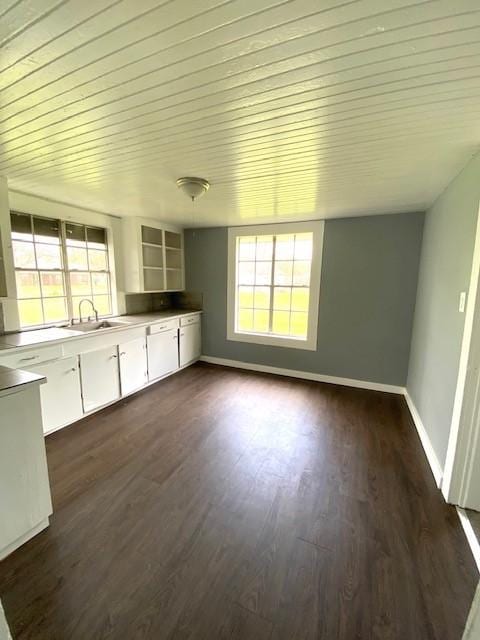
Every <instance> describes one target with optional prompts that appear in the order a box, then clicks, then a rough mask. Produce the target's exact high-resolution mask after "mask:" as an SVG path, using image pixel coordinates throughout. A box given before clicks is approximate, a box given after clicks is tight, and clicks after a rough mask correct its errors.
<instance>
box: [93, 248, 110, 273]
mask: <svg viewBox="0 0 480 640" xmlns="http://www.w3.org/2000/svg"><path fill="white" fill-rule="evenodd" d="M88 264H89V266H90V271H107V252H106V251H97V250H96V249H89V250H88Z"/></svg>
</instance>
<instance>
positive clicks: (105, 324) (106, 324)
mask: <svg viewBox="0 0 480 640" xmlns="http://www.w3.org/2000/svg"><path fill="white" fill-rule="evenodd" d="M125 326H128V325H127V323H126V322H115V321H110V320H101V321H99V322H81V323H80V324H74V325H72V326H71V327H68V330H69V331H80V332H82V333H85V332H86V333H88V332H90V331H99V330H100V329H113V328H115V327H125Z"/></svg>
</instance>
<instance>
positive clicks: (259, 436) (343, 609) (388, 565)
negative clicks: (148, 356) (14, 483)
mask: <svg viewBox="0 0 480 640" xmlns="http://www.w3.org/2000/svg"><path fill="white" fill-rule="evenodd" d="M47 451H48V462H49V468H50V475H51V482H52V491H53V500H54V508H55V514H54V516H53V518H52V521H51V526H50V528H49V529H48V530H46V531H45V532H43V533H41V534H40V535H38V536H37V537H36V538H35V539H34V540H32V541H30V542H29V543H28V544H26V545H25V546H24V547H23V548H21V549H19V550H18V551H17V552H15V553H14V554H12V555H11V556H10V557H9V558H7V559H6V560H5V561H3V563H1V564H0V596H1V598H2V600H3V603H4V607H5V611H6V614H7V618H8V620H9V622H10V625H11V627H12V631H13V635H14V638H15V639H16V640H24V639H26V638H29V639H36V640H37V639H42V640H44V639H48V640H76V639H79V640H94V639H100V638H109V639H122V640H131V639H141V638H142V639H144V638H149V639H155V640H162V639H164V638H169V639H175V640H178V639H190V640H193V639H194V640H200V639H204V638H205V639H208V640H215V639H217V638H231V639H241V640H265V639H271V640H307V639H308V640H320V639H325V640H337V639H338V640H354V639H355V640H369V639H378V640H396V639H398V640H417V639H418V640H460V638H461V636H462V629H463V627H464V623H465V619H466V616H467V613H468V610H469V606H470V602H471V600H472V598H473V592H474V588H475V584H476V581H477V579H478V575H477V573H476V569H475V565H474V562H473V558H472V556H471V554H470V550H469V548H468V545H467V543H466V540H465V537H464V534H463V532H462V528H461V526H460V524H459V521H458V518H457V515H456V513H455V510H454V509H453V508H452V507H449V506H447V505H445V504H444V502H443V500H442V498H441V496H440V493H439V492H438V490H437V489H436V488H435V486H434V482H433V478H432V476H431V473H430V471H429V469H428V466H427V463H426V461H425V458H424V455H423V453H422V450H421V445H420V442H419V440H418V438H417V435H416V433H415V429H414V427H413V424H412V422H411V420H410V417H409V414H408V411H407V409H406V406H405V404H404V401H403V399H402V398H400V397H399V396H393V395H388V394H382V393H377V392H371V391H364V390H359V389H348V388H342V387H336V386H333V385H323V384H319V383H314V382H305V381H299V380H293V379H287V378H280V377H273V376H267V375H262V374H254V373H247V372H239V371H234V370H229V369H225V368H220V367H213V366H209V365H203V364H197V365H195V366H193V367H190V368H188V369H186V370H184V371H183V372H180V373H178V374H177V375H175V376H173V377H171V378H169V379H167V380H164V381H163V382H161V383H159V384H157V385H155V386H154V387H151V388H150V389H148V390H145V391H143V392H142V393H140V394H138V395H136V396H134V397H131V398H130V399H128V400H126V401H124V402H122V403H119V404H117V405H115V406H113V407H110V408H108V409H106V410H104V411H103V412H101V413H99V414H97V415H95V416H92V417H90V418H88V419H85V420H83V421H82V422H80V423H77V424H76V425H73V426H72V427H70V428H68V429H64V430H63V431H60V432H57V433H56V434H53V435H52V436H50V437H49V438H47Z"/></svg>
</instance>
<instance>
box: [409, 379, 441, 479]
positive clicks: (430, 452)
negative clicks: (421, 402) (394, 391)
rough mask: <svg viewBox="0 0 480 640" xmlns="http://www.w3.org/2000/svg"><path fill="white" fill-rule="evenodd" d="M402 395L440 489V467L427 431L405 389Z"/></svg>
mask: <svg viewBox="0 0 480 640" xmlns="http://www.w3.org/2000/svg"><path fill="white" fill-rule="evenodd" d="M404 395H405V400H406V401H407V405H408V408H409V410H410V414H411V416H412V419H413V422H414V424H415V427H416V429H417V433H418V436H419V438H420V442H421V443H422V447H423V450H424V451H425V455H426V456H427V460H428V463H429V465H430V469H431V470H432V473H433V477H434V478H435V482H436V483H437V487H438V488H439V489H440V487H441V486H442V479H443V469H442V465H441V464H440V462H439V460H438V458H437V454H436V453H435V450H434V448H433V446H432V443H431V441H430V438H429V436H428V433H427V430H426V429H425V426H424V424H423V422H422V419H421V418H420V414H419V413H418V411H417V408H416V406H415V405H414V403H413V400H412V398H411V397H410V394H409V393H408V391H407V390H406V389H405V392H404Z"/></svg>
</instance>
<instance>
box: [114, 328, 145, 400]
mask: <svg viewBox="0 0 480 640" xmlns="http://www.w3.org/2000/svg"><path fill="white" fill-rule="evenodd" d="M118 360H119V363H120V385H121V389H122V396H126V395H128V394H129V393H132V392H133V391H136V390H137V389H141V388H142V387H143V386H145V385H146V384H147V346H146V342H145V338H137V339H136V340H130V341H129V342H121V343H120V344H119V345H118Z"/></svg>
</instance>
